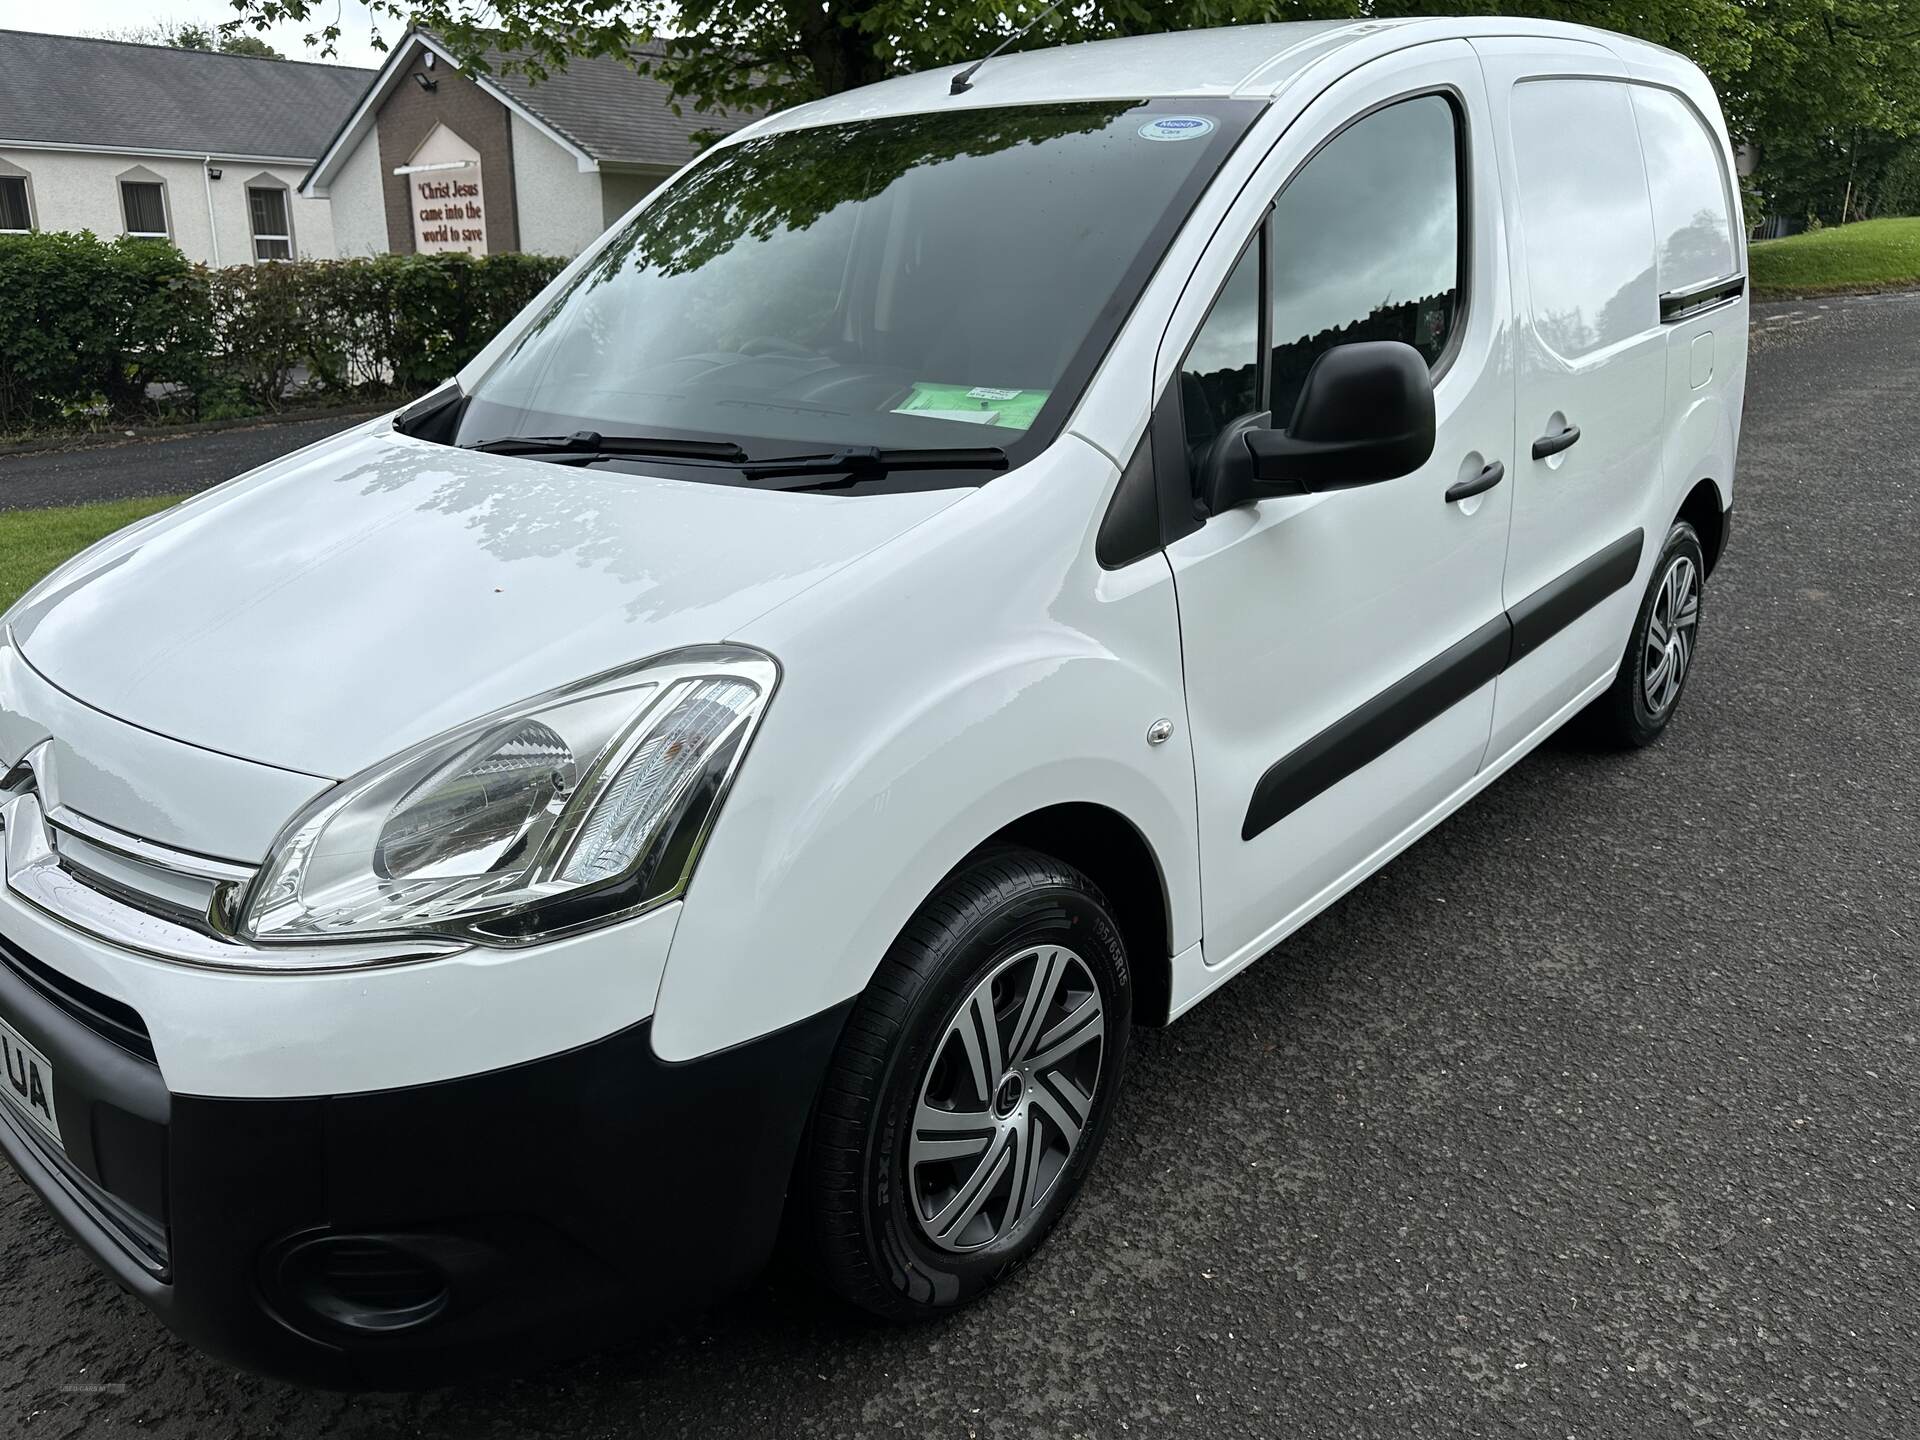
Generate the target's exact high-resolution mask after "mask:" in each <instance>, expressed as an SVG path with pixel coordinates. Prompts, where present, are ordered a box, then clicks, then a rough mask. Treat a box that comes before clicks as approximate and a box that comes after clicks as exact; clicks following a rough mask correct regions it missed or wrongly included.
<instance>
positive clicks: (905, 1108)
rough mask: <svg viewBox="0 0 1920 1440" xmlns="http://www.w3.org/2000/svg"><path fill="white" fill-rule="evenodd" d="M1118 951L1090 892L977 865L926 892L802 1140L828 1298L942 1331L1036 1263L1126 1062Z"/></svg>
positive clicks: (1013, 863)
mask: <svg viewBox="0 0 1920 1440" xmlns="http://www.w3.org/2000/svg"><path fill="white" fill-rule="evenodd" d="M1131 1009H1132V986H1131V983H1130V976H1129V974H1128V970H1127V958H1126V951H1125V948H1124V946H1123V945H1122V943H1121V940H1120V932H1119V929H1118V927H1117V926H1116V925H1115V924H1114V921H1113V917H1112V914H1111V912H1110V911H1109V909H1108V907H1107V903H1106V901H1105V899H1104V898H1103V897H1102V896H1101V895H1100V893H1099V891H1098V890H1097V889H1095V888H1094V886H1093V884H1092V882H1090V881H1089V880H1087V878H1086V877H1085V876H1083V875H1081V874H1080V873H1079V872H1078V871H1076V870H1074V869H1073V868H1072V867H1071V866H1068V865H1064V864H1062V863H1061V862H1059V861H1057V860H1053V859H1051V858H1049V857H1047V856H1045V855H1041V854H1038V853H1036V852H1034V851H1030V850H1020V849H1012V848H1008V849H1001V850H995V851H992V852H988V853H985V854H983V855H982V856H980V857H979V858H977V859H976V860H975V861H973V862H972V863H970V864H969V865H967V866H966V867H964V868H963V869H961V870H960V871H958V872H956V873H955V874H954V875H953V876H951V877H949V879H948V880H947V881H946V882H945V883H944V884H943V885H942V886H941V888H940V889H939V890H938V891H936V892H935V893H934V894H933V896H932V897H931V898H929V899H928V900H927V902H926V903H925V904H924V905H922V906H921V908H920V911H919V912H918V913H917V914H916V915H915V916H914V918H913V920H912V921H911V922H910V923H909V924H908V926H907V928H906V930H905V931H904V932H903V933H902V935H901V936H900V938H899V940H897V941H896V942H895V943H894V946H893V948H892V950H891V951H889V952H888V955H887V958H886V960H885V961H884V962H883V963H882V965H881V967H880V970H879V972H878V973H877V974H876V975H875V976H874V979H873V982H872V984H871V985H869V987H868V988H867V991H866V993H865V994H864V995H863V996H862V997H861V999H860V1001H859V1003H858V1004H857V1005H856V1006H855V1008H854V1012H853V1014H852V1016H851V1017H850V1018H849V1020H848V1022H847V1028H846V1032H845V1034H844V1035H843V1036H842V1038H841V1042H840V1046H839V1049H838V1050H837V1052H836V1053H835V1056H834V1059H833V1063H832V1066H831V1067H830V1069H829V1072H828V1075H827V1081H826V1085H825V1087H824V1089H823V1091H822V1095H821V1099H820V1102H819V1106H818V1109H817V1111H816V1114H815V1117H814V1123H813V1127H812V1131H811V1134H810V1137H809V1140H808V1153H807V1155H806V1157H805V1161H804V1177H803V1190H804V1193H803V1200H804V1202H805V1205H806V1210H807V1215H806V1223H807V1228H808V1230H809V1231H810V1232H811V1233H810V1235H809V1237H808V1239H809V1241H810V1244H811V1248H812V1250H813V1252H814V1258H815V1260H816V1263H817V1266H818V1268H819V1270H820V1271H821V1273H822V1275H823V1276H824V1278H825V1279H826V1281H827V1283H828V1284H829V1285H830V1286H831V1287H832V1288H833V1289H834V1290H835V1291H837V1292H838V1293H839V1294H841V1295H842V1296H844V1297H845V1298H846V1299H848V1300H851V1301H853V1302H854V1303H855V1304H857V1305H860V1306H862V1307H863V1308H865V1309H867V1310H870V1311H872V1312H874V1313H875V1314H878V1315H882V1316H885V1317H887V1318H889V1319H899V1320H909V1319H916V1318H920V1317H923V1316H930V1315H935V1314H938V1313H940V1312H942V1311H945V1310H949V1309H952V1308H954V1307H956V1306H958V1305H962V1304H964V1303H966V1302H967V1301H968V1300H971V1299H973V1298H974V1297H975V1296H977V1295H979V1294H980V1293H981V1292H983V1291H984V1290H986V1289H987V1288H989V1287H990V1286H991V1285H992V1284H993V1283H994V1282H995V1281H997V1280H998V1279H1000V1278H1001V1277H1002V1276H1003V1275H1005V1274H1006V1273H1007V1272H1008V1271H1010V1270H1012V1269H1013V1268H1014V1267H1015V1266H1017V1265H1019V1264H1020V1263H1021V1261H1023V1260H1025V1259H1026V1258H1027V1256H1028V1255H1030V1254H1032V1253H1033V1251H1034V1250H1035V1249H1036V1248H1038V1246H1039V1245H1040V1243H1041V1241H1042V1240H1043V1239H1045V1237H1046V1234H1047V1232H1048V1231H1049V1230H1051V1229H1052V1228H1053V1226H1054V1225H1055V1224H1057V1223H1058V1221H1059V1220H1060V1217H1061V1216H1062V1215H1064V1214H1065V1213H1066V1211H1067V1209H1068V1207H1069V1206H1070V1205H1071V1204H1072V1203H1073V1200H1074V1197H1075V1196H1076V1195H1077V1194H1078V1192H1079V1190H1080V1187H1081V1185H1082V1183H1083V1182H1084V1180H1085V1178H1086V1174H1087V1171H1088V1169H1089V1167H1090V1166H1091V1165H1092V1163H1093V1157H1094V1155H1095V1153H1096V1152H1097V1151H1098V1150H1099V1147H1100V1142H1101V1140H1102V1139H1103V1138H1104V1135H1105V1132H1106V1128H1107V1125H1108V1122H1109V1119H1110V1117H1111V1115H1112V1110H1113V1102H1114V1097H1115V1095H1116V1094H1117V1093H1118V1091H1119V1088H1120V1079H1121V1074H1122V1071H1123V1070H1124V1068H1125V1064H1126V1054H1127V1039H1128V1031H1129V1027H1130V1023H1131V1018H1132V1016H1131Z"/></svg>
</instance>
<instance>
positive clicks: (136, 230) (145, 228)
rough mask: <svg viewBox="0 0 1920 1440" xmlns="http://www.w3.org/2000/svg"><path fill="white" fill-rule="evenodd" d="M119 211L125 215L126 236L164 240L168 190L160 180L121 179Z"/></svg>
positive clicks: (165, 236)
mask: <svg viewBox="0 0 1920 1440" xmlns="http://www.w3.org/2000/svg"><path fill="white" fill-rule="evenodd" d="M120 208H121V210H122V212H123V213H124V214H125V216H126V221H127V234H129V235H136V236H140V237H142V238H148V239H155V240H165V239H166V238H167V187H166V186H165V185H164V184H163V183H161V182H160V181H158V180H122V181H121V182H120Z"/></svg>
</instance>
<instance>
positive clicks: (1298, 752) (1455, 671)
mask: <svg viewBox="0 0 1920 1440" xmlns="http://www.w3.org/2000/svg"><path fill="white" fill-rule="evenodd" d="M1645 538H1646V537H1645V534H1644V532H1642V531H1639V530H1635V531H1634V532H1633V533H1632V534H1631V535H1623V536H1622V537H1621V538H1620V539H1618V540H1616V541H1615V542H1614V543H1613V544H1611V545H1609V546H1607V548H1606V549H1604V550H1602V551H1601V552H1600V553H1599V554H1598V555H1595V556H1592V557H1591V558H1590V559H1587V560H1583V561H1581V562H1580V563H1579V564H1578V565H1576V566H1574V567H1573V569H1571V570H1569V571H1567V573H1566V574H1564V575H1562V576H1561V577H1560V578H1559V579H1557V580H1553V581H1550V582H1548V583H1547V584H1545V585H1542V586H1541V587H1540V588H1539V589H1538V590H1536V591H1534V592H1533V594H1531V595H1529V596H1527V598H1526V599H1524V600H1522V601H1521V602H1520V603H1519V604H1518V605H1515V606H1514V607H1513V608H1512V609H1510V610H1508V611H1506V612H1505V613H1503V614H1501V615H1497V616H1495V617H1494V618H1493V619H1492V620H1489V621H1488V622H1487V623H1486V624H1484V625H1482V626H1481V627H1480V628H1479V629H1478V630H1476V631H1474V632H1473V633H1472V634H1471V635H1469V636H1467V638H1466V639H1464V640H1462V641H1460V642H1458V643H1457V644H1455V645H1451V646H1449V647H1448V648H1447V649H1445V650H1443V651H1442V652H1441V653H1440V654H1438V655H1436V656H1434V657H1433V659H1431V660H1429V661H1427V663H1426V664H1424V665H1422V666H1421V667H1420V668H1419V669H1418V670H1415V671H1414V672H1413V673H1412V674H1411V675H1408V676H1406V677H1405V678H1403V679H1401V680H1398V681H1396V682H1394V683H1393V684H1392V685H1390V686H1388V687H1387V688H1386V689H1385V690H1383V691H1381V692H1380V693H1379V694H1378V695H1376V696H1374V697H1373V699H1371V700H1369V701H1367V703H1366V704H1364V705H1362V706H1361V707H1360V708H1359V709H1358V710H1355V711H1353V712H1352V713H1351V714H1349V715H1346V716H1343V717H1342V718H1341V719H1339V720H1336V721H1335V722H1334V723H1333V724H1331V725H1329V726H1328V727H1327V728H1326V729H1325V730H1322V731H1321V732H1320V733H1319V734H1318V735H1316V736H1314V737H1313V738H1312V739H1311V740H1309V741H1307V742H1306V743H1305V744H1304V745H1301V746H1299V747H1298V748H1297V749H1295V750H1294V751H1292V752H1291V753H1290V754H1288V755H1286V756H1283V757H1282V758H1281V759H1279V760H1277V761H1275V762H1274V763H1273V764H1272V765H1271V766H1270V767H1268V769H1267V773H1266V774H1264V775H1262V776H1261V777H1260V782H1259V783H1258V784H1257V785H1255V786H1254V787H1253V800H1252V801H1251V803H1249V804H1248V806H1247V818H1246V819H1245V820H1244V821H1243V822H1242V823H1241V826H1240V838H1241V839H1242V840H1251V839H1253V837H1254V836H1256V835H1258V834H1260V833H1261V832H1262V831H1263V830H1267V829H1269V828H1271V827H1272V826H1274V825H1277V824H1279V823H1280V821H1282V820H1284V819H1286V817H1287V816H1289V815H1291V814H1292V813H1293V812H1294V811H1295V810H1298V809H1299V808H1300V807H1301V806H1302V805H1304V804H1306V803H1307V802H1308V801H1309V800H1311V799H1313V798H1314V797H1315V796H1316V795H1319V794H1320V793H1321V792H1322V791H1325V790H1329V789H1331V788H1332V787H1333V786H1335V785H1338V784H1339V783H1340V782H1341V781H1342V780H1344V779H1346V778H1347V777H1348V776H1349V775H1352V774H1353V773H1354V772H1355V771H1357V770H1360V769H1361V768H1363V767H1364V766H1366V765H1369V764H1371V763H1372V762H1373V761H1375V760H1378V759H1379V758H1380V757H1381V756H1382V755H1384V754H1386V753H1387V751H1389V750H1391V749H1392V748H1393V747H1394V746H1396V745H1398V744H1399V743H1400V742H1401V741H1402V740H1405V739H1406V738H1407V737H1408V736H1410V735H1412V734H1413V733H1414V732H1415V731H1416V730H1418V729H1420V727H1421V726H1423V725H1426V724H1427V723H1429V722H1430V721H1433V720H1437V719H1439V718H1440V716H1441V715H1443V714H1445V713H1446V712H1447V711H1448V710H1450V709H1452V708H1453V706H1455V705H1457V704H1459V703H1460V702H1461V701H1462V700H1464V699H1466V698H1467V696H1469V695H1471V694H1472V693H1473V692H1474V691H1476V690H1478V689H1479V688H1480V687H1481V686H1482V685H1484V684H1486V683H1487V682H1488V681H1489V680H1491V679H1493V678H1494V677H1495V676H1497V675H1499V674H1500V673H1501V672H1502V671H1503V670H1506V669H1508V668H1510V667H1511V666H1512V665H1514V664H1515V663H1516V662H1518V661H1519V660H1520V659H1521V658H1522V657H1523V656H1526V655H1529V654H1531V653H1532V652H1533V651H1535V650H1538V649H1539V648H1540V647H1541V646H1542V645H1543V644H1545V643H1546V642H1547V641H1548V640H1550V639H1551V638H1553V636H1555V635H1556V634H1558V633H1559V632H1560V631H1562V630H1564V629H1566V628H1567V626H1569V625H1571V624H1572V623H1573V622H1574V621H1575V620H1578V619H1579V618H1580V617H1581V616H1582V615H1584V614H1586V613H1587V611H1589V610H1591V609H1592V608H1593V607H1594V606H1596V605H1598V604H1599V603H1600V602H1601V601H1602V600H1604V599H1606V598H1607V597H1608V596H1609V595H1611V594H1613V592H1614V591H1616V590H1619V589H1622V588H1623V587H1625V586H1626V585H1627V584H1628V583H1629V582H1630V581H1631V580H1632V579H1633V576H1634V572H1635V570H1637V569H1638V568H1639V565H1640V548H1641V544H1642V542H1643V541H1644V540H1645Z"/></svg>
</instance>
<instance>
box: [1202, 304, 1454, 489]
mask: <svg viewBox="0 0 1920 1440" xmlns="http://www.w3.org/2000/svg"><path fill="white" fill-rule="evenodd" d="M1239 438H1240V439H1241V440H1242V441H1243V443H1244V446H1245V455H1246V458H1245V459H1244V460H1242V459H1241V457H1240V456H1237V455H1236V456H1226V455H1222V456H1220V461H1221V463H1217V464H1215V465H1214V466H1213V467H1212V475H1211V477H1210V480H1211V486H1210V488H1211V490H1212V493H1211V494H1210V495H1209V496H1208V502H1209V508H1211V510H1212V511H1213V513H1214V514H1216V515H1217V514H1219V513H1220V512H1221V511H1222V510H1226V509H1230V508H1231V507H1233V506H1235V505H1242V504H1245V503H1246V502H1247V501H1249V500H1258V499H1261V498H1262V497H1264V496H1268V495H1305V494H1311V493H1312V492H1314V491H1318V490H1346V489H1350V488H1352V487H1353V486H1356V485H1373V484H1376V483H1378V482H1379V481H1382V480H1396V479H1398V478H1399V477H1400V476H1402V475H1410V474H1412V473H1413V472H1414V471H1415V470H1418V469H1419V468H1420V467H1421V466H1422V465H1424V464H1426V463H1427V458H1428V457H1429V456H1431V455H1432V454H1433V376H1432V374H1431V373H1430V372H1429V371H1428V369H1427V362H1426V359H1425V357H1424V356H1422V355H1421V354H1420V352H1419V351H1418V350H1415V349H1414V348H1413V347H1412V346H1411V345H1406V344H1402V343H1401V342H1400V341H1398V340H1363V341H1358V342H1356V343H1354V344H1352V345H1336V346H1335V347H1334V348H1333V349H1331V350H1329V351H1327V352H1326V354H1324V355H1322V356H1321V357H1320V358H1319V359H1318V360H1316V361H1314V362H1313V368H1312V369H1311V370H1309V371H1308V372H1307V383H1306V384H1305V385H1304V386H1303V387H1301V390H1300V400H1299V403H1298V404H1296V405H1295V406H1294V407H1293V422H1292V423H1291V424H1290V425H1288V426H1287V428H1286V429H1285V430H1274V429H1268V428H1260V427H1253V428H1249V429H1246V430H1244V431H1242V432H1241V435H1240V437H1239Z"/></svg>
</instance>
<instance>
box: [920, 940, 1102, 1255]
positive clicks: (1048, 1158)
mask: <svg viewBox="0 0 1920 1440" xmlns="http://www.w3.org/2000/svg"><path fill="white" fill-rule="evenodd" d="M1105 1043H1106V1018H1105V1014H1104V1011H1103V1008H1102V1004H1101V998H1100V987H1099V986H1098V984H1096V983H1095V981H1094V978H1093V972H1092V971H1091V970H1090V969H1089V968H1088V967H1087V963H1086V961H1085V960H1083V959H1081V957H1080V956H1078V955H1076V954H1075V953H1074V952H1073V951H1071V950H1068V949H1066V948H1065V947H1063V946H1059V945H1036V946H1032V947H1029V948H1027V949H1024V950H1021V951H1019V952H1018V953H1016V954H1014V955H1011V956H1009V957H1008V958H1007V959H1005V960H1003V961H1001V962H1000V963H999V964H998V965H996V966H995V967H994V968H993V970H992V972H991V973H990V974H989V975H988V976H987V977H986V979H984V980H982V981H981V982H980V983H979V984H978V985H977V986H975V987H974V990H973V993H972V994H971V995H969V996H968V997H967V999H966V1002H965V1003H964V1004H962V1005H961V1006H960V1008H959V1010H958V1012H957V1013H956V1014H955V1015H954V1016H953V1018H952V1019H951V1020H950V1021H949V1022H948V1023H947V1028H946V1030H945V1032H944V1033H943V1034H942V1036H941V1038H940V1042H939V1044H938V1045H936V1046H935V1047H934V1052H933V1058H932V1060H931V1062H930V1063H929V1065H928V1068H927V1073H926V1076H925V1078H924V1079H923V1080H922V1082H921V1086H920V1095H919V1099H918V1102H917V1104H916V1106H915V1109H914V1119H913V1132H912V1138H911V1140H910V1142H909V1144H908V1146H907V1188H908V1191H909V1193H910V1195H911V1196H912V1201H913V1212H914V1218H915V1219H916V1220H917V1221H918V1222H919V1225H920V1230H921V1233H922V1234H923V1235H925V1237H926V1238H927V1239H928V1240H929V1241H930V1242H932V1243H933V1244H934V1245H936V1246H938V1247H939V1248H940V1249H942V1250H947V1251H952V1252H956V1253H964V1252H967V1251H971V1250H979V1249H981V1248H983V1247H985V1246H988V1245H991V1244H993V1243H994V1242H995V1241H998V1240H1004V1239H1006V1238H1007V1237H1009V1236H1011V1235H1013V1234H1014V1233H1015V1232H1016V1231H1018V1230H1019V1229H1020V1228H1021V1227H1022V1226H1023V1225H1025V1224H1026V1223H1027V1222H1028V1220H1030V1219H1031V1218H1032V1216H1033V1215H1034V1214H1035V1213H1036V1212H1037V1211H1038V1210H1039V1209H1040V1207H1041V1205H1042V1204H1043V1203H1044V1202H1045V1200H1046V1198H1047V1196H1048V1195H1049V1194H1051V1193H1052V1191H1053V1187H1054V1185H1055V1183H1056V1182H1057V1181H1058V1180H1059V1178H1060V1176H1061V1174H1062V1172H1063V1171H1065V1169H1066V1167H1067V1163H1068V1161H1070V1160H1071V1159H1072V1158H1073V1154H1074V1152H1075V1150H1077V1149H1078V1148H1079V1145H1080V1138H1081V1134H1082V1132H1083V1131H1084V1129H1085V1127H1086V1125H1087V1122H1088V1119H1089V1118H1090V1117H1091V1116H1092V1114H1093V1100H1094V1093H1095V1090H1096V1088H1097V1087H1098V1085H1099V1083H1100V1060H1101V1055H1102V1052H1103V1051H1104V1049H1105Z"/></svg>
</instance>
